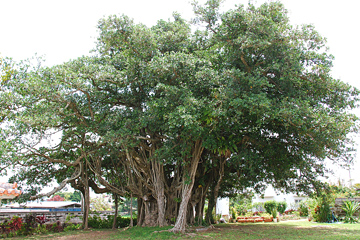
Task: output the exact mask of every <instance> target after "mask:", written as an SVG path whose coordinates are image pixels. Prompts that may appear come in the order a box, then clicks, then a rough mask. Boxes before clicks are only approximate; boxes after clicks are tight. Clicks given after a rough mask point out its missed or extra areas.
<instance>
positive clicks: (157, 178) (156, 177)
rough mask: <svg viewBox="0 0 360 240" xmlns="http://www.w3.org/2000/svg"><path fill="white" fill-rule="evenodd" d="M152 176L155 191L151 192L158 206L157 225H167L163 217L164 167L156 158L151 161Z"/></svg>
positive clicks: (164, 203) (164, 202)
mask: <svg viewBox="0 0 360 240" xmlns="http://www.w3.org/2000/svg"><path fill="white" fill-rule="evenodd" d="M152 178H153V184H154V189H155V193H153V195H155V197H156V201H157V208H158V219H157V224H158V225H159V227H163V226H166V225H167V222H166V219H165V208H166V199H165V189H164V169H163V165H162V164H161V163H160V162H157V161H156V160H154V161H153V162H152Z"/></svg>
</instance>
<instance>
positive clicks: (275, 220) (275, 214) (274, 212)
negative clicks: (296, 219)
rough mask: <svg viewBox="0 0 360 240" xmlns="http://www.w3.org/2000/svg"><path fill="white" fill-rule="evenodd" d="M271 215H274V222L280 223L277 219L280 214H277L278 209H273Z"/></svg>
mask: <svg viewBox="0 0 360 240" xmlns="http://www.w3.org/2000/svg"><path fill="white" fill-rule="evenodd" d="M271 215H272V217H273V221H274V222H277V221H278V218H277V215H278V212H277V209H276V208H273V209H272V211H271Z"/></svg>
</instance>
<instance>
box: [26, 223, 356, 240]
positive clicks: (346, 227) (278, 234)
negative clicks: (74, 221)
mask: <svg viewBox="0 0 360 240" xmlns="http://www.w3.org/2000/svg"><path fill="white" fill-rule="evenodd" d="M168 229H171V226H168V227H163V228H159V227H133V228H129V229H127V230H124V229H119V230H115V231H113V230H97V229H93V230H91V231H82V230H81V231H79V230H78V231H70V232H66V233H57V234H52V235H42V236H36V237H35V236H32V237H30V238H22V239H51V238H52V239H54V238H56V237H60V236H70V235H72V236H75V235H76V236H77V237H79V238H76V239H93V240H100V239H112V240H115V239H211V238H213V239H258V240H260V239H283V240H290V239H291V240H293V239H306V240H312V239H314V240H315V239H316V240H318V239H326V240H328V239H330V240H332V239H334V240H341V239H350V240H351V239H360V224H327V223H314V222H308V221H288V222H285V221H284V222H279V223H231V224H218V225H215V228H214V229H209V230H207V231H196V229H195V228H190V229H189V231H188V232H187V233H185V234H174V233H171V232H168V231H166V230H168Z"/></svg>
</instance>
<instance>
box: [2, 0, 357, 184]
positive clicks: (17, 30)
mask: <svg viewBox="0 0 360 240" xmlns="http://www.w3.org/2000/svg"><path fill="white" fill-rule="evenodd" d="M199 2H204V1H199ZM253 2H254V3H255V4H261V3H263V2H266V1H265V0H258V1H253ZM281 2H282V3H283V4H284V5H285V8H287V9H288V11H289V17H290V22H291V23H292V24H293V25H300V24H314V26H315V28H316V29H317V31H318V32H319V33H320V34H321V35H322V36H325V37H326V38H327V40H328V44H327V45H328V47H329V49H330V50H329V52H330V53H331V54H332V55H334V56H335V61H334V67H333V70H332V75H333V77H334V78H337V79H341V80H342V81H344V82H346V83H349V84H351V85H353V86H355V87H357V88H360V79H359V77H358V76H359V74H358V71H359V67H358V62H359V61H358V58H359V56H360V48H359V47H358V46H357V44H358V42H359V37H360V34H359V23H360V14H358V9H360V1H355V0H342V1H326V0H282V1H281ZM247 3H248V0H238V1H235V0H227V1H225V2H224V7H223V9H224V10H225V9H229V8H233V7H234V6H235V4H244V5H246V4H247ZM175 11H177V12H179V13H180V14H181V15H182V17H183V18H185V19H187V20H190V19H191V18H192V17H193V14H192V6H191V4H190V2H189V1H188V0H131V1H128V0H101V1H94V0H61V1H59V0H51V1H50V0H11V1H9V0H0V56H3V57H4V56H6V57H12V58H13V59H14V60H21V59H26V58H30V57H33V56H34V55H35V54H37V55H40V56H44V58H45V59H46V62H45V64H46V65H48V66H51V65H55V64H61V63H63V62H66V61H68V60H70V59H75V58H77V57H80V56H82V55H89V51H90V50H91V49H93V48H94V47H95V41H96V36H97V30H96V25H97V23H98V20H99V19H100V18H103V17H105V16H109V15H113V14H118V15H119V14H125V15H127V16H129V17H131V18H133V19H134V20H135V22H137V23H143V24H146V25H147V26H149V27H150V26H152V25H154V24H156V21H157V20H159V19H169V18H171V16H172V13H173V12H175ZM355 113H356V114H357V115H358V116H359V117H360V110H359V109H357V110H356V111H355ZM355 140H356V142H358V144H359V146H358V148H360V137H359V136H358V135H356V138H355ZM357 155H358V156H357V158H356V159H355V164H354V166H353V167H352V169H351V171H350V174H351V178H352V179H354V180H353V183H354V182H360V151H359V153H358V154H357ZM330 167H331V168H332V169H334V172H335V175H334V176H332V181H333V182H336V180H337V179H339V178H340V179H344V180H345V181H346V182H347V181H349V171H346V170H342V169H340V168H339V167H337V166H330Z"/></svg>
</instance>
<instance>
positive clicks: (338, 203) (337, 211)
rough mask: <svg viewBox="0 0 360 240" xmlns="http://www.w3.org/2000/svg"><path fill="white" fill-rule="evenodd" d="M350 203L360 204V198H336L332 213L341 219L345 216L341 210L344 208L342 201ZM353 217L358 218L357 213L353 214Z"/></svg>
mask: <svg viewBox="0 0 360 240" xmlns="http://www.w3.org/2000/svg"><path fill="white" fill-rule="evenodd" d="M347 200H349V201H351V202H360V198H336V199H335V206H334V213H335V215H336V216H340V217H343V216H345V211H344V210H342V207H343V206H344V201H347ZM355 216H357V217H359V211H357V212H356V213H355Z"/></svg>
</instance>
